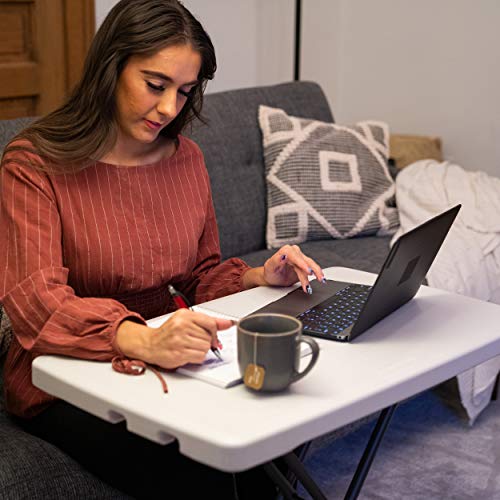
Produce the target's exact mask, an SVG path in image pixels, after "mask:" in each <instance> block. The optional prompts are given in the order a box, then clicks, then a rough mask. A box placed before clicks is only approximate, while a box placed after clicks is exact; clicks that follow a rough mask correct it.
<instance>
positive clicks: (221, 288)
mask: <svg viewBox="0 0 500 500" xmlns="http://www.w3.org/2000/svg"><path fill="white" fill-rule="evenodd" d="M204 174H205V182H206V186H207V189H208V197H207V206H206V218H205V227H204V229H203V232H202V235H201V237H200V239H199V242H198V253H197V256H196V265H195V267H194V269H193V271H192V275H191V276H190V278H189V279H188V280H187V281H186V282H184V283H181V284H179V288H180V290H183V292H184V293H185V295H186V296H187V297H188V298H189V300H190V301H191V302H192V303H194V304H200V303H202V302H206V301H208V300H213V299H216V298H219V297H224V296H225V295H230V294H232V293H236V292H240V291H242V290H243V287H242V276H243V275H244V274H245V272H246V271H248V269H250V266H249V265H248V264H247V263H246V262H244V261H243V260H241V259H238V258H231V259H228V260H226V261H224V262H222V263H221V254H220V244H219V230H218V228H217V220H216V217H215V210H214V206H213V201H212V193H211V190H210V184H209V180H208V173H207V172H206V170H205V172H204Z"/></svg>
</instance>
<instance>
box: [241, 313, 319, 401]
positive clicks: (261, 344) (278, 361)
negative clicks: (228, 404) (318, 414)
mask: <svg viewBox="0 0 500 500" xmlns="http://www.w3.org/2000/svg"><path fill="white" fill-rule="evenodd" d="M237 329H238V364H239V368H240V373H241V376H242V377H243V382H244V384H245V385H246V386H247V387H249V388H250V389H254V390H256V391H281V390H283V389H285V388H286V387H288V386H289V385H290V384H291V383H293V382H296V381H297V380H299V379H301V378H302V377H304V376H305V375H306V374H307V373H309V372H310V371H311V368H312V367H313V366H314V365H315V363H316V361H317V359H318V356H319V347H318V344H317V343H316V342H315V341H314V340H313V339H312V338H310V337H303V336H302V323H301V322H300V321H299V320H298V319H296V318H294V317H293V316H286V315H285V314H271V313H269V314H268V313H264V314H254V315H251V316H247V317H246V318H243V319H241V320H240V321H239V322H238V327H237ZM301 343H306V344H309V346H310V347H311V351H312V356H311V359H310V361H309V364H308V365H307V367H306V368H305V369H304V370H303V371H301V372H299V363H300V357H301V356H300V345H301Z"/></svg>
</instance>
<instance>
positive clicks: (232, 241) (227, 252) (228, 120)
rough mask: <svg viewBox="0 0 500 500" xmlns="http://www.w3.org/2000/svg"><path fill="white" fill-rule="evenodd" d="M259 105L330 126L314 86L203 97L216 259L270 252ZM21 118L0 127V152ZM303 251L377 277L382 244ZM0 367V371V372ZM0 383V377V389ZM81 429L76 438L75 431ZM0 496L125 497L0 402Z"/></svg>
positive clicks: (371, 241) (251, 259)
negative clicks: (35, 434)
mask: <svg viewBox="0 0 500 500" xmlns="http://www.w3.org/2000/svg"><path fill="white" fill-rule="evenodd" d="M259 104H266V105H268V106H272V107H279V108H283V109H284V110H286V111H287V112H288V113H290V114H292V115H295V116H300V117H305V118H315V119H319V120H323V121H333V116H332V114H331V111H330V109H329V106H328V103H327V101H326V99H325V96H324V94H323V92H322V90H321V89H320V87H319V86H318V85H316V84H315V83H310V82H294V83H286V84H281V85H275V86H270V87H260V88H250V89H243V90H234V91H228V92H221V93H218V94H210V95H207V96H206V100H205V107H204V113H203V114H204V116H205V118H206V119H207V122H208V123H207V124H206V125H197V126H196V127H195V128H194V130H193V131H192V138H193V139H194V140H195V141H196V142H197V143H198V144H199V145H200V147H201V149H202V151H203V152H204V154H205V159H206V164H207V167H208V171H209V174H210V179H211V184H212V190H213V198H214V204H215V209H216V213H217V220H218V224H219V230H220V240H221V249H222V254H223V257H224V258H227V257H231V256H240V257H242V258H243V259H244V260H246V261H247V262H248V263H249V264H251V265H260V264H262V263H263V262H264V260H265V259H266V258H267V257H268V256H270V255H271V254H272V253H273V251H272V250H267V249H266V246H265V226H266V188H265V178H264V163H263V154H262V145H261V135H260V130H259V127H258V123H257V109H258V106H259ZM28 122H29V119H18V120H9V121H0V151H1V150H2V149H3V147H4V146H5V144H6V142H7V141H8V140H9V139H10V138H11V137H12V136H13V135H15V133H16V132H17V131H18V130H20V129H21V128H22V127H23V126H25V125H26V124H27V123H28ZM301 248H302V249H303V251H304V252H305V253H306V254H308V255H310V256H311V257H313V258H314V259H315V260H316V261H317V262H318V263H320V265H321V266H323V267H329V266H346V267H352V268H357V269H362V270H365V271H372V272H378V270H379V268H380V266H381V264H382V262H383V259H384V257H385V255H386V253H387V251H388V248H389V238H377V237H363V238H354V239H349V240H324V241H314V242H306V243H304V244H303V245H301ZM1 363H2V362H1V361H0V368H1ZM1 385H2V378H1V375H0V389H1ZM82 431H83V430H81V431H80V432H82ZM0 498H2V499H6V500H9V499H21V498H30V499H31V498H33V499H37V498H50V499H67V498H85V499H90V498H106V499H113V498H127V497H125V495H123V494H121V493H120V492H118V491H116V490H114V489H112V488H110V487H109V486H108V485H106V484H104V483H103V482H102V481H100V480H99V479H97V478H95V477H94V476H92V475H90V474H89V473H87V472H86V471H85V470H83V469H82V468H81V467H80V466H79V465H78V464H77V463H76V462H74V461H73V460H72V459H71V458H70V457H68V456H67V455H65V454H63V453H62V452H61V451H59V450H58V449H57V448H55V447H54V446H52V445H50V444H48V443H45V442H43V441H41V440H40V439H37V438H34V437H32V436H30V435H28V434H26V433H25V432H23V430H22V429H21V428H20V427H19V426H18V425H17V424H16V422H15V421H14V420H13V419H11V418H10V417H9V416H8V415H7V414H6V413H5V411H4V410H3V408H2V401H1V398H0Z"/></svg>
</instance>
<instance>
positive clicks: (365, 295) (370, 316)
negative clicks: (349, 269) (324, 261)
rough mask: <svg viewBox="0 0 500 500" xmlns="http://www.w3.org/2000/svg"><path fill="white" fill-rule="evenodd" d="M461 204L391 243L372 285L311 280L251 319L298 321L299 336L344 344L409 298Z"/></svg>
mask: <svg viewBox="0 0 500 500" xmlns="http://www.w3.org/2000/svg"><path fill="white" fill-rule="evenodd" d="M460 207H461V205H456V206H455V207H453V208H451V209H449V210H447V211H446V212H443V213H441V214H439V215H437V216H436V217H434V218H432V219H429V220H428V221H426V222H424V223H423V224H421V225H420V226H417V227H416V228H414V229H412V230H411V231H409V232H407V233H405V234H403V235H402V236H401V237H400V238H398V240H397V241H396V242H395V243H394V245H393V246H392V248H391V250H390V251H389V254H388V255H387V257H386V259H385V262H384V264H383V266H382V269H381V270H380V272H379V274H378V277H377V280H376V281H375V284H374V285H373V286H366V285H358V284H355V283H345V282H340V281H333V280H327V282H326V284H323V283H319V282H318V280H312V281H311V282H310V285H311V287H312V289H313V293H312V295H306V294H304V292H303V291H302V288H298V289H296V290H294V291H293V292H290V293H289V294H287V295H286V296H284V297H282V298H280V299H278V300H277V301H275V302H271V303H270V304H268V305H266V306H265V307H263V308H262V309H259V310H258V311H255V313H253V314H257V313H264V312H266V313H267V312H273V313H281V314H289V315H291V316H295V317H297V318H298V319H300V320H301V321H302V324H303V326H304V330H303V332H304V334H306V335H311V336H313V337H320V338H325V339H329V340H339V341H344V342H346V341H349V340H352V339H354V338H355V337H357V336H358V335H360V334H361V333H363V332H365V331H366V330H368V328H370V327H371V326H373V325H374V324H375V323H377V322H378V321H380V320H381V319H383V318H385V317H386V316H387V315H389V314H391V313H392V312H393V311H395V310H396V309H398V308H399V307H401V306H402V305H403V304H405V303H406V302H408V301H409V300H410V299H412V298H413V297H414V296H415V294H416V293H417V291H418V289H419V288H420V285H421V284H422V282H423V281H424V279H425V275H426V274H427V271H428V270H429V268H430V267H431V264H432V262H433V261H434V258H435V257H436V254H437V253H438V251H439V249H440V247H441V244H442V243H443V241H444V239H445V237H446V235H447V234H448V231H449V229H450V227H451V225H452V223H453V221H454V220H455V217H456V216H457V214H458V211H459V210H460Z"/></svg>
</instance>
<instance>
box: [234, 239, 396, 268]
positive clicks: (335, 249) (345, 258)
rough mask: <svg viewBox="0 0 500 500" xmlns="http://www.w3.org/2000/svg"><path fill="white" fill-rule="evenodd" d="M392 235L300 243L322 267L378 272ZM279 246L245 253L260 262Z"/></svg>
mask: <svg viewBox="0 0 500 500" xmlns="http://www.w3.org/2000/svg"><path fill="white" fill-rule="evenodd" d="M390 241H391V238H390V237H389V236H387V237H376V236H365V237H359V238H349V239H347V240H334V239H330V240H319V241H308V242H306V243H302V244H301V245H300V248H301V250H302V251H303V252H304V253H305V254H306V255H308V256H309V257H311V258H313V259H314V260H315V261H316V262H317V263H318V264H319V265H320V266H321V267H323V268H327V267H332V266H342V267H350V268H352V269H360V270H361V271H367V272H371V273H377V274H378V273H379V271H380V268H381V267H382V264H383V263H384V260H385V258H386V256H387V254H388V253H389V242H390ZM275 251H276V249H270V250H259V251H257V252H252V253H249V254H245V255H242V256H241V258H242V259H243V260H244V261H245V262H247V263H248V264H250V265H251V266H261V265H262V264H264V262H265V261H266V259H268V258H269V257H271V255H273V253H274V252H275Z"/></svg>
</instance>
